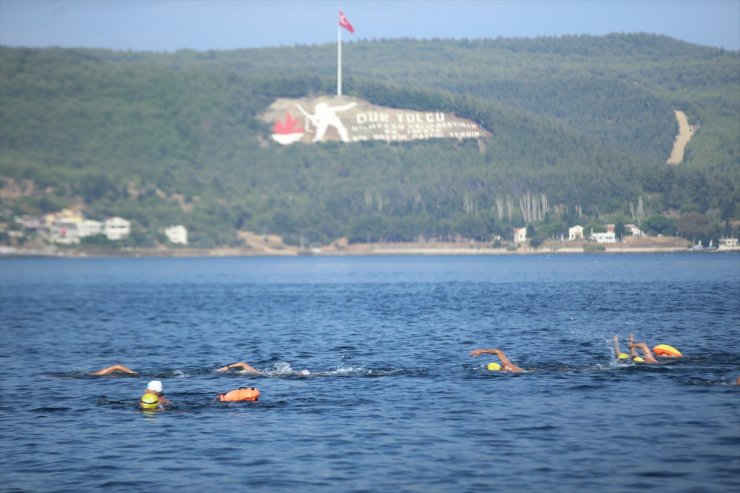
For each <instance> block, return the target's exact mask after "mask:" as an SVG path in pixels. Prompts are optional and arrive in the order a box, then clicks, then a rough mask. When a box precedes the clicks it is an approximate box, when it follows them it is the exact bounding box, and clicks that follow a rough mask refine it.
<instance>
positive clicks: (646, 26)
mask: <svg viewBox="0 0 740 493" xmlns="http://www.w3.org/2000/svg"><path fill="white" fill-rule="evenodd" d="M338 6H341V9H342V10H343V11H344V14H345V15H346V17H347V19H348V20H349V21H350V22H351V23H352V25H353V26H354V28H355V33H354V34H350V33H349V32H347V31H343V32H342V40H343V42H348V41H366V40H374V39H388V38H417V39H431V38H443V39H451V38H452V39H461V38H471V39H473V38H496V37H504V38H533V37H537V36H561V35H568V34H592V35H603V34H608V33H614V32H617V33H635V32H644V33H651V34H663V35H667V36H670V37H672V38H675V39H679V40H683V41H688V42H690V43H695V44H699V45H703V46H712V47H719V48H725V49H727V50H740V0H618V1H617V0H519V1H509V0H398V1H393V0H384V1H377V0H374V1H371V0H340V1H339V2H338V1H337V0H330V1H326V0H311V1H309V0H274V1H264V0H210V1H207V0H0V44H1V45H6V46H27V47H50V46H60V47H84V48H109V49H114V50H134V51H167V52H172V51H177V50H180V49H193V50H198V51H206V50H230V49H240V48H259V47H274V46H293V45H313V44H324V43H335V42H336V41H337V23H338V21H337V18H338V14H337V8H338Z"/></svg>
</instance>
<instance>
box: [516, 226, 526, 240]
mask: <svg viewBox="0 0 740 493" xmlns="http://www.w3.org/2000/svg"><path fill="white" fill-rule="evenodd" d="M525 241H527V228H514V243H524V242H525Z"/></svg>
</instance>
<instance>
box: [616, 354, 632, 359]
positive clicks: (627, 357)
mask: <svg viewBox="0 0 740 493" xmlns="http://www.w3.org/2000/svg"><path fill="white" fill-rule="evenodd" d="M617 359H630V355H629V354H627V353H619V356H617Z"/></svg>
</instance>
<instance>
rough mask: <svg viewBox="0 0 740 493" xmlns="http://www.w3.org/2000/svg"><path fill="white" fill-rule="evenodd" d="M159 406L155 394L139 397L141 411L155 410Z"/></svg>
mask: <svg viewBox="0 0 740 493" xmlns="http://www.w3.org/2000/svg"><path fill="white" fill-rule="evenodd" d="M158 405H159V397H157V396H156V395H155V394H144V395H142V396H141V408H142V409H157V406H158Z"/></svg>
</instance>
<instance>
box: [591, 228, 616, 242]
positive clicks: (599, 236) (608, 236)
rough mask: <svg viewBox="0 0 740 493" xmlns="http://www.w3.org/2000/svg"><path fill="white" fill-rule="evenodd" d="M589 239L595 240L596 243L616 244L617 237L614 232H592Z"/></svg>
mask: <svg viewBox="0 0 740 493" xmlns="http://www.w3.org/2000/svg"><path fill="white" fill-rule="evenodd" d="M589 239H591V240H594V241H595V242H596V243H616V242H617V237H616V235H615V234H614V231H607V232H606V233H594V232H593V230H592V231H591V235H590V236H589Z"/></svg>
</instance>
